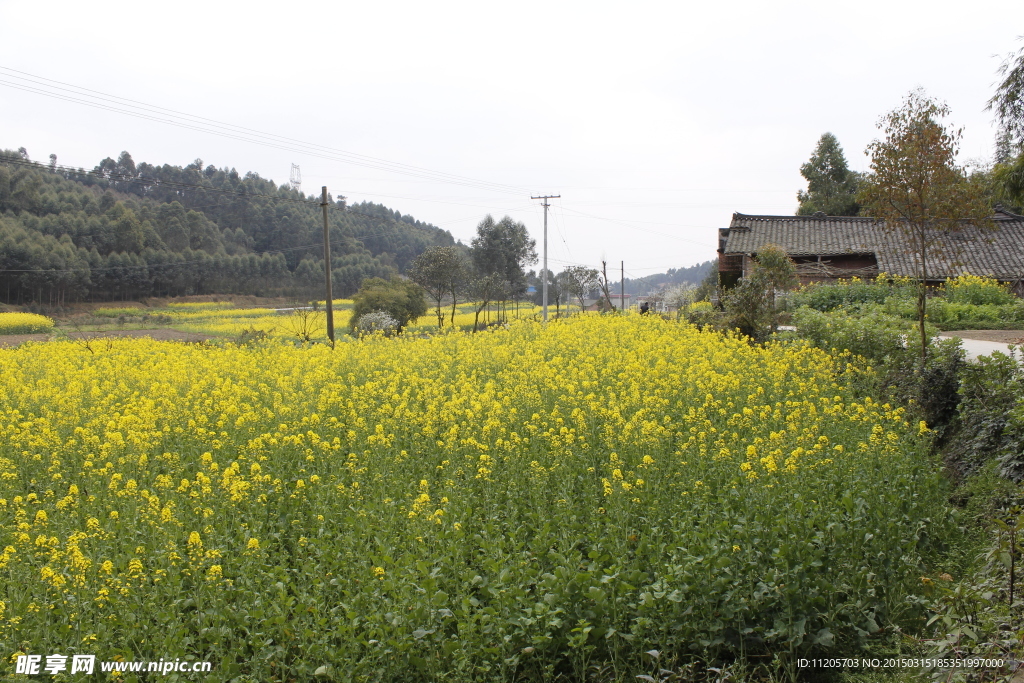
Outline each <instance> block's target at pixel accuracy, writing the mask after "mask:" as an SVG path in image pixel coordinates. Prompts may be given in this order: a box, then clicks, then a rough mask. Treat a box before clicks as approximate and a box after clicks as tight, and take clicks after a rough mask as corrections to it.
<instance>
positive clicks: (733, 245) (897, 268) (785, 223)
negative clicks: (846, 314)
mask: <svg viewBox="0 0 1024 683" xmlns="http://www.w3.org/2000/svg"><path fill="white" fill-rule="evenodd" d="M992 226H993V227H992V229H990V230H981V229H979V228H977V227H974V226H970V225H969V226H966V227H964V228H963V229H962V230H959V231H956V232H952V233H936V234H935V235H934V240H935V246H934V247H933V248H930V249H929V252H928V274H929V279H932V278H935V279H942V278H945V277H950V276H956V275H959V274H961V273H964V272H968V273H972V274H974V275H988V276H992V277H996V278H999V279H1001V280H1017V279H1019V278H1022V277H1024V216H1018V215H1016V214H1012V213H1009V212H1007V211H1003V210H997V211H996V213H995V214H994V215H993V220H992ZM722 233H723V237H724V248H723V253H725V254H736V253H740V254H756V253H757V252H758V251H759V250H760V249H762V248H763V247H764V246H765V245H767V244H774V245H777V246H779V247H782V248H783V249H785V250H786V253H788V254H789V255H790V256H815V255H819V254H820V255H821V256H825V257H827V256H838V255H841V254H874V256H875V259H876V261H877V262H878V269H879V271H881V272H885V273H890V274H892V275H908V276H911V277H914V276H916V275H917V273H918V272H919V267H918V263H919V260H918V255H917V254H916V252H915V251H914V250H913V249H912V248H910V247H909V244H908V241H907V240H906V239H905V238H904V237H903V235H902V233H901V232H900V231H899V230H898V229H893V230H890V229H887V228H886V226H885V223H884V222H882V221H879V220H877V219H874V218H862V217H859V216H857V217H851V216H824V215H820V214H819V215H816V216H748V215H745V214H741V213H736V214H733V217H732V223H731V224H730V226H729V229H728V231H722Z"/></svg>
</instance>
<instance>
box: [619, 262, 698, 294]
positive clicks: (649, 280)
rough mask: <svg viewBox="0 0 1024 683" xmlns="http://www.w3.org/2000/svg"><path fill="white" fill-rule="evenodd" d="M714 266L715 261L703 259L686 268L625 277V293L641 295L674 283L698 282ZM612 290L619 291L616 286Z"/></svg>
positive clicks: (665, 287)
mask: <svg viewBox="0 0 1024 683" xmlns="http://www.w3.org/2000/svg"><path fill="white" fill-rule="evenodd" d="M714 267H715V261H704V262H703V263H698V264H696V265H693V266H690V267H688V268H669V269H668V272H665V273H655V274H654V275H647V276H645V277H640V278H628V277H627V278H626V281H625V291H626V294H630V295H633V296H643V295H645V294H650V293H652V292H657V291H659V290H662V289H668V288H670V287H672V286H674V285H681V284H683V283H684V282H689V283H692V284H700V282H701V281H702V280H703V279H704V278H705V277H707V275H708V273H709V272H711V270H712V269H713V268H714ZM612 291H615V292H617V291H619V290H618V288H617V286H615V287H612Z"/></svg>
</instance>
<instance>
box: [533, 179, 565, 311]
mask: <svg viewBox="0 0 1024 683" xmlns="http://www.w3.org/2000/svg"><path fill="white" fill-rule="evenodd" d="M561 196H562V195H560V194H549V195H544V196H543V197H530V199H543V200H544V204H543V205H542V206H543V207H544V265H543V266H542V268H543V269H544V271H543V276H542V280H543V282H542V287H541V288H542V290H543V292H544V293H543V294H541V303H542V305H543V309H544V322H547V321H548V207H549V206H551V205H550V204H548V200H549V199H560V198H561Z"/></svg>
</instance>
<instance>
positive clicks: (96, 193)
mask: <svg viewBox="0 0 1024 683" xmlns="http://www.w3.org/2000/svg"><path fill="white" fill-rule="evenodd" d="M329 199H330V204H331V211H330V212H329V227H330V233H331V243H332V263H331V266H332V268H331V270H332V276H333V278H334V282H335V283H336V284H335V292H336V293H337V294H338V295H339V296H350V295H351V294H353V293H355V292H356V291H357V290H358V288H359V285H360V283H361V282H362V281H363V280H364V279H365V278H367V277H384V278H390V277H394V276H395V275H397V274H399V273H403V272H405V271H406V270H408V268H409V266H410V265H411V263H412V261H413V259H415V258H416V256H418V255H419V254H421V253H423V251H424V250H426V249H427V248H428V247H430V246H454V245H455V240H454V239H453V238H452V236H451V234H450V233H448V232H447V231H444V230H440V229H439V228H436V227H434V226H431V225H428V224H425V223H422V222H420V221H416V220H415V219H414V218H412V217H411V216H407V215H406V216H403V215H401V214H400V213H398V212H395V211H391V210H390V209H388V208H386V207H383V206H380V205H376V204H371V203H362V204H356V205H352V206H348V205H346V203H345V202H344V201H341V200H339V201H335V200H334V199H333V198H329ZM322 230H323V218H322V213H321V208H320V206H319V199H318V198H312V197H310V198H306V197H303V196H302V195H301V194H300V193H299V192H297V191H295V190H293V189H291V188H290V187H287V186H281V187H278V186H276V185H275V184H274V182H273V181H271V180H266V179H263V178H260V177H259V175H258V174H255V173H247V174H245V175H244V176H242V175H240V174H239V173H238V172H237V171H235V170H234V169H217V168H215V167H213V166H206V167H205V168H204V167H203V165H202V162H201V161H200V160H198V159H197V160H196V161H195V162H193V163H192V164H190V165H188V166H185V167H177V166H169V165H164V166H161V167H156V166H152V165H149V164H144V163H143V164H139V165H138V166H136V165H135V164H134V162H133V160H132V158H131V155H130V154H128V153H127V152H123V153H122V154H121V155H120V157H119V158H118V160H117V161H114V160H112V159H110V158H108V159H105V160H103V161H102V162H101V163H100V164H99V165H98V166H97V167H96V168H95V169H94V170H93V171H92V172H86V171H85V170H83V169H77V170H75V169H66V168H62V167H58V166H57V165H56V157H55V156H53V155H51V164H49V165H45V164H39V163H34V162H32V161H30V160H29V158H28V153H27V151H25V150H24V149H21V150H18V151H17V152H14V151H0V299H2V300H3V301H4V302H6V303H27V302H42V303H49V304H58V303H63V302H68V301H80V300H87V299H90V300H91V299H104V300H109V299H116V298H124V297H133V298H134V297H143V296H178V295H186V294H205V293H212V292H218V293H235V294H265V295H273V294H288V295H295V296H312V295H315V294H316V293H317V292H319V291H320V287H321V283H322V282H323V279H324V272H323V268H324V264H323V256H322V254H323V246H322Z"/></svg>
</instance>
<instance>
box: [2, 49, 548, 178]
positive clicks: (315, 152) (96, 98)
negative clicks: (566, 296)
mask: <svg viewBox="0 0 1024 683" xmlns="http://www.w3.org/2000/svg"><path fill="white" fill-rule="evenodd" d="M0 70H2V71H4V72H7V73H2V74H0V85H4V86H7V87H9V88H14V89H17V90H22V91H25V92H31V93H34V94H38V95H43V96H46V97H52V98H56V99H59V100H64V101H67V102H74V103H77V104H82V105H86V106H90V107H94V108H98V109H102V110H106V111H111V112H116V113H120V114H124V115H127V116H132V117H135V118H140V119H144V120H149V121H154V122H158V123H163V124H166V125H171V126H176V127H179V128H185V129H187V130H194V131H199V132H204V133H208V134H210V135H217V136H220V137H224V138H228V139H232V140H239V141H242V142H248V143H251V144H256V145H262V146H264V147H270V148H274V149H280V150H285V151H291V152H297V153H300V154H306V155H309V156H313V157H317V158H321V159H327V160H331V161H339V162H343V163H348V164H352V165H355V166H363V167H367V168H373V169H377V170H382V171H387V172H389V173H396V174H401V175H408V176H413V177H417V178H423V179H426V180H431V181H434V182H439V183H447V184H454V185H463V186H467V187H477V188H480V189H487V190H489V191H492V192H504V193H511V194H525V193H527V192H528V189H527V188H523V187H518V186H515V185H508V184H505V183H495V182H490V181H485V180H477V179H474V178H469V177H467V176H460V175H456V174H453V173H447V172H445V171H435V170H432V169H428V168H424V167H421V166H413V165H410V164H404V163H400V162H394V161H388V160H386V159H381V158H378V157H372V156H368V155H365V154H358V153H355V152H349V151H346V150H342V149H338V148H333V147H327V146H325V145H320V144H316V143H311V142H305V141H303V140H297V139H295V138H289V137H285V136H282V135H275V134H273V133H267V132H264V131H259V130H256V129H252V128H246V127H244V126H238V125H235V124H231V123H226V122H223V121H216V120H214V119H209V118H206V117H202V116H197V115H195V114H189V113H186V112H181V111H177V110H174V109H168V108H166V107H160V106H157V105H152V104H147V103H145V102H140V101H138V100H132V99H129V98H125V97H119V96H117V95H111V94H109V93H104V92H100V91H98V90H91V89H89V88H84V87H82V86H78V85H74V84H71V83H66V82H63V81H56V80H53V79H50V78H45V77H43V76H36V75H34V74H30V73H28V72H25V71H20V70H18V69H12V68H10V67H6V66H2V65H0ZM8 79H16V80H17V81H21V82H12V81H11V80H8Z"/></svg>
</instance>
